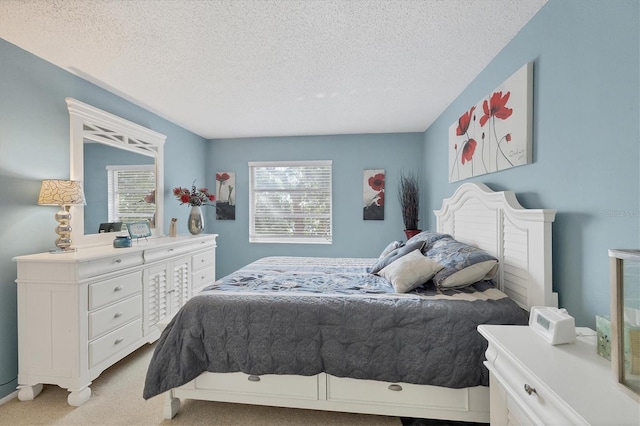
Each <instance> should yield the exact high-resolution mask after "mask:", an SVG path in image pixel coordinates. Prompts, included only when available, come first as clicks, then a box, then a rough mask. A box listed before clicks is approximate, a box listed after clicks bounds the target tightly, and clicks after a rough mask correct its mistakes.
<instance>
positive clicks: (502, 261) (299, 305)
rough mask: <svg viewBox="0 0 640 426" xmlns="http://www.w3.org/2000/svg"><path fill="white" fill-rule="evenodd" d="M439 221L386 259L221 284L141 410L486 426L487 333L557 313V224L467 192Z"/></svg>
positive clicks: (165, 360) (170, 348)
mask: <svg viewBox="0 0 640 426" xmlns="http://www.w3.org/2000/svg"><path fill="white" fill-rule="evenodd" d="M434 213H435V215H436V219H437V229H436V230H435V231H433V232H424V233H422V234H419V235H418V236H416V237H413V238H412V239H410V240H408V241H407V242H406V243H397V242H391V243H390V244H389V246H388V247H387V248H385V250H384V252H383V253H381V255H380V257H379V258H375V259H359V258H343V259H330V258H300V257H269V258H264V259H260V260H258V261H256V262H253V263H252V264H250V265H247V266H246V267H244V268H242V269H240V270H238V271H236V272H234V273H232V274H230V275H228V276H227V277H224V278H222V279H220V280H218V281H217V282H216V283H215V284H214V285H213V286H211V287H208V288H207V289H205V290H204V291H203V292H202V293H200V294H199V295H198V296H196V297H194V298H192V299H191V300H189V301H188V302H187V304H186V305H185V306H184V307H183V308H182V309H181V310H180V311H179V312H178V314H177V315H176V316H175V317H174V318H173V320H172V321H171V322H170V323H169V324H168V326H167V328H165V330H164V331H163V333H162V336H161V337H160V339H159V341H158V345H157V347H156V349H155V351H154V356H153V359H152V360H151V363H150V365H149V370H148V373H147V378H146V382H145V390H144V395H143V396H144V397H145V398H151V397H154V396H156V395H159V394H161V393H165V394H166V397H165V398H166V399H165V405H164V410H165V412H164V414H165V418H167V419H170V418H173V417H174V416H175V415H176V413H177V412H178V410H179V408H180V399H181V398H182V399H185V398H188V399H201V400H210V401H223V402H236V403H246V404H260V405H273V406H282V407H293V408H306V409H317V410H332V411H347V412H358V413H369V414H380V415H393V416H406V417H422V418H434V419H448V420H462V421H473V422H488V421H489V392H488V372H487V370H486V368H484V366H483V365H482V362H483V361H484V352H485V350H486V343H485V341H484V340H483V339H482V337H481V336H480V335H479V333H477V331H476V327H477V325H479V324H526V322H527V312H526V310H528V309H529V308H530V307H531V306H539V305H548V306H554V305H556V301H557V297H556V295H554V293H553V292H552V289H551V224H552V222H553V220H554V217H555V211H554V210H547V209H536V210H527V209H524V208H522V207H521V206H520V204H519V203H518V201H517V200H516V198H515V195H514V194H513V193H512V192H508V191H503V192H493V191H491V190H490V189H489V188H488V187H487V186H485V185H483V184H478V183H465V184H463V185H461V186H460V187H459V188H458V189H457V190H456V192H455V193H454V194H453V196H452V197H451V198H448V199H445V200H444V201H443V204H442V208H441V209H440V210H437V211H435V212H434ZM460 247H463V248H464V249H463V250H461V249H460ZM452 248H453V249H452ZM453 251H456V252H461V251H462V252H464V253H465V259H467V258H474V259H477V262H476V261H474V262H475V263H474V264H473V265H472V266H469V268H467V267H466V266H467V265H465V267H464V268H461V267H459V265H460V264H461V263H460V261H459V259H458V260H456V261H455V262H452V263H447V261H448V260H447V259H449V257H446V256H450V252H453ZM470 253H471V254H470ZM406 265H411V268H408V267H406ZM418 265H419V267H418ZM443 265H445V266H443ZM452 265H453V266H452ZM479 266H481V268H480V269H478V267H479ZM456 268H458V269H456ZM418 270H419V271H420V273H416V272H415V271H418ZM472 270H473V273H471V275H469V273H470V272H469V271H472ZM407 271H410V272H407ZM374 272H375V273H374ZM463 273H464V274H463ZM425 274H426V275H425ZM478 274H479V275H478ZM462 275H464V280H466V281H469V280H470V279H472V282H473V284H471V285H469V284H468V283H467V282H466V281H465V282H462V281H460V277H461V276H462ZM426 276H428V277H429V279H428V280H427V281H426V282H425V281H423V279H424V277H426ZM478 277H482V278H481V279H479V278H478ZM464 280H463V281H464ZM416 283H418V284H417V287H416Z"/></svg>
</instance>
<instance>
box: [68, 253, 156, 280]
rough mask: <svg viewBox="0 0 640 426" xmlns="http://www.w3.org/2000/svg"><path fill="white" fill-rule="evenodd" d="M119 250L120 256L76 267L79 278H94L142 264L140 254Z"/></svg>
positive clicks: (84, 263)
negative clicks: (120, 251)
mask: <svg viewBox="0 0 640 426" xmlns="http://www.w3.org/2000/svg"><path fill="white" fill-rule="evenodd" d="M121 250H123V253H122V254H121V255H117V256H111V257H104V258H101V259H95V260H90V261H88V262H82V263H80V264H79V266H78V268H79V271H78V273H79V275H80V278H88V277H95V276H98V275H103V274H108V273H110V272H117V271H120V270H123V269H127V268H130V267H132V266H138V265H142V264H143V263H144V259H143V257H142V252H139V251H137V252H130V253H126V249H121Z"/></svg>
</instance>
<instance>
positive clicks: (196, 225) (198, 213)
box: [187, 206, 204, 235]
mask: <svg viewBox="0 0 640 426" xmlns="http://www.w3.org/2000/svg"><path fill="white" fill-rule="evenodd" d="M187 228H189V232H190V233H191V235H198V234H199V233H201V232H202V231H204V216H203V215H202V208H201V207H200V206H191V213H189V221H188V222H187Z"/></svg>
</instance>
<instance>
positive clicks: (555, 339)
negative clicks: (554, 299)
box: [529, 306, 576, 345]
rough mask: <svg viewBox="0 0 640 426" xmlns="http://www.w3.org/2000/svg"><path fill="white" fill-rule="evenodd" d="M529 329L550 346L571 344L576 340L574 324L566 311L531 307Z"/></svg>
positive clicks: (546, 307)
mask: <svg viewBox="0 0 640 426" xmlns="http://www.w3.org/2000/svg"><path fill="white" fill-rule="evenodd" d="M529 327H531V328H532V329H533V330H535V331H536V332H537V333H538V334H540V335H541V336H542V338H543V339H544V340H546V341H547V342H549V343H551V344H552V345H560V344H563V343H573V342H575V340H576V322H575V320H574V318H573V317H572V316H571V315H569V313H568V312H567V310H566V309H558V308H552V307H549V306H533V307H531V312H530V315H529Z"/></svg>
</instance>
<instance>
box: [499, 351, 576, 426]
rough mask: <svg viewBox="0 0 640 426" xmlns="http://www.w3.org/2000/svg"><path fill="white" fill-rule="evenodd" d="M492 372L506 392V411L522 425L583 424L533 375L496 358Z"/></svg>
mask: <svg viewBox="0 0 640 426" xmlns="http://www.w3.org/2000/svg"><path fill="white" fill-rule="evenodd" d="M495 365H496V366H498V368H499V370H500V371H492V374H493V375H494V376H495V378H496V381H497V382H498V383H499V384H500V385H501V386H502V387H503V389H504V391H505V392H506V395H507V397H506V404H507V410H508V412H509V413H510V415H511V416H512V417H514V418H515V419H517V420H518V423H521V424H574V425H575V424H586V423H585V421H584V420H583V419H581V418H580V417H579V416H576V414H575V413H574V412H572V411H573V410H571V409H568V408H567V407H566V405H565V403H564V402H563V401H562V400H559V399H557V397H556V396H555V394H554V392H553V391H552V390H551V389H549V388H548V387H547V386H546V385H545V384H544V383H543V382H542V381H541V380H540V379H538V378H537V377H536V376H535V375H532V374H529V372H527V371H526V370H525V369H524V368H522V367H521V366H518V365H515V364H514V363H513V362H512V361H511V360H509V359H507V358H506V357H503V356H502V354H499V355H498V357H497V358H496V360H495Z"/></svg>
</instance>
